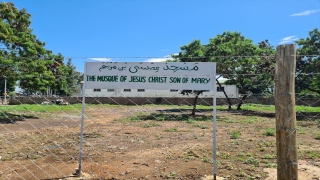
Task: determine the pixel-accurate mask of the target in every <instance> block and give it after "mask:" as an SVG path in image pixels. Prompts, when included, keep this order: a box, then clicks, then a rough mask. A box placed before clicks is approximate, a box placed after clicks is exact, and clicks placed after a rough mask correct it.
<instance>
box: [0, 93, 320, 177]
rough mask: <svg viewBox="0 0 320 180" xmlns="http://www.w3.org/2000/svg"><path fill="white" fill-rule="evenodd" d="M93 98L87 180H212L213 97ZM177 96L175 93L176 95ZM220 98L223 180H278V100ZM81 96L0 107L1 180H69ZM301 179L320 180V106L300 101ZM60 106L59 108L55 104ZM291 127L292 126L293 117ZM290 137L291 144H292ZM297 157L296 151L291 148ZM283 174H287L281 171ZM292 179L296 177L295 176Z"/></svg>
mask: <svg viewBox="0 0 320 180" xmlns="http://www.w3.org/2000/svg"><path fill="white" fill-rule="evenodd" d="M127 92H128V91H126V92H125V91H122V92H121V93H120V94H118V95H117V96H108V97H106V96H102V95H100V96H96V95H94V94H93V93H94V92H93V91H92V93H90V91H88V92H87V93H88V94H87V95H86V101H85V102H86V104H85V120H84V134H83V137H84V139H83V156H82V175H81V176H82V177H83V178H87V179H201V178H204V179H205V178H207V179H210V175H212V174H213V122H212V120H213V114H212V113H213V107H212V102H213V95H212V94H211V95H210V94H207V95H204V94H205V93H204V94H203V95H200V96H199V98H198V99H197V102H196V104H197V106H196V112H195V115H191V113H192V109H193V107H194V100H195V96H194V95H188V96H181V95H179V91H178V92H174V93H176V95H174V96H171V97H168V96H167V95H163V94H161V93H158V94H156V95H154V96H152V97H150V96H149V97H144V96H142V95H140V96H139V97H138V96H135V97H133V96H128V95H127V94H126V93H127ZM171 93H172V92H171ZM216 96H217V106H216V116H217V132H216V133H217V176H218V177H219V178H220V177H221V178H224V179H277V173H279V172H277V158H281V157H277V147H276V146H277V144H276V131H277V129H276V126H275V125H276V122H275V106H274V105H275V99H274V97H273V96H270V97H265V96H263V95H254V94H250V95H249V96H248V97H247V98H246V99H245V100H244V101H243V102H244V104H242V106H241V110H237V104H238V103H239V102H241V101H242V99H243V96H241V95H240V96H239V95H236V94H229V97H231V103H232V109H228V101H227V99H226V98H224V97H223V96H219V94H217V95H216ZM81 100H82V98H81V97H64V98H52V97H51V98H49V97H13V98H10V99H8V102H9V105H1V106H0V122H1V124H0V137H1V141H0V158H1V163H0V179H72V178H76V177H74V175H73V174H74V173H75V172H76V169H77V168H78V162H79V137H80V119H81V107H82V106H81ZM295 100H296V101H295V104H296V106H295V107H296V119H297V126H296V129H294V130H293V132H294V133H293V134H296V136H297V145H298V148H297V149H298V160H297V161H296V162H297V163H298V165H299V177H301V179H303V178H305V179H319V178H320V167H319V166H320V143H319V139H320V130H319V128H320V110H319V107H320V98H319V96H314V97H313V98H310V97H309V96H302V95H299V94H297V95H296V98H295ZM57 103H58V104H57ZM289 119H290V118H289ZM291 135H292V134H289V135H288V136H291ZM293 148H294V147H293ZM284 171H285V169H284ZM288 173H289V172H288Z"/></svg>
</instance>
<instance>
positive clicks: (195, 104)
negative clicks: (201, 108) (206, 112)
mask: <svg viewBox="0 0 320 180" xmlns="http://www.w3.org/2000/svg"><path fill="white" fill-rule="evenodd" d="M200 93H201V92H197V95H196V97H195V98H194V101H193V109H192V113H191V115H192V116H195V115H196V108H197V101H198V97H199V94H200Z"/></svg>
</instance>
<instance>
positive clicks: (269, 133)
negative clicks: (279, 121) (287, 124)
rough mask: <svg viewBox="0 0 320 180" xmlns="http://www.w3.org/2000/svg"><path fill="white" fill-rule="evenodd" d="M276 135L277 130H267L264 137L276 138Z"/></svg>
mask: <svg viewBox="0 0 320 180" xmlns="http://www.w3.org/2000/svg"><path fill="white" fill-rule="evenodd" d="M275 134H276V129H275V128H266V129H265V132H264V133H263V135H265V136H275Z"/></svg>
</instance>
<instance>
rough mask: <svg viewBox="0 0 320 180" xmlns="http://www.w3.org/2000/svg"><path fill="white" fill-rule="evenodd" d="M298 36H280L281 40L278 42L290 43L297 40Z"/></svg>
mask: <svg viewBox="0 0 320 180" xmlns="http://www.w3.org/2000/svg"><path fill="white" fill-rule="evenodd" d="M298 39H299V38H297V36H288V37H285V38H282V39H281V41H280V42H279V44H286V43H291V42H293V41H295V40H298Z"/></svg>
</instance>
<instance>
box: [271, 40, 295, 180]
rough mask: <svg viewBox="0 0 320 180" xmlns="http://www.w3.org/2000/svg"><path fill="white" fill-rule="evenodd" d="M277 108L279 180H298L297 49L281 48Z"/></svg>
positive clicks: (277, 71) (276, 75)
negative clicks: (295, 89)
mask: <svg viewBox="0 0 320 180" xmlns="http://www.w3.org/2000/svg"><path fill="white" fill-rule="evenodd" d="M276 51H277V52H276V71H275V108H276V144H277V174H278V180H288V179H290V180H293V179H298V163H297V161H298V159H297V157H298V154H297V141H296V110H295V91H294V88H295V71H296V46H295V44H286V45H280V46H277V49H276Z"/></svg>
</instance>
